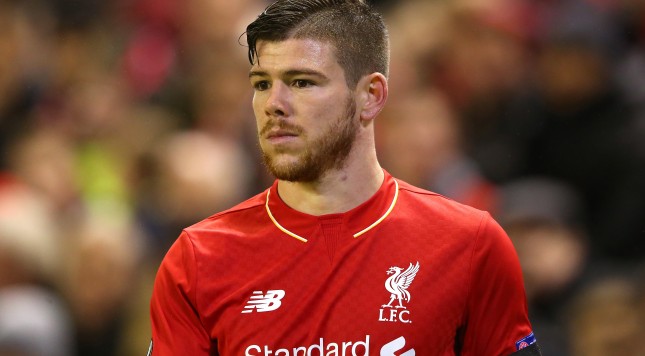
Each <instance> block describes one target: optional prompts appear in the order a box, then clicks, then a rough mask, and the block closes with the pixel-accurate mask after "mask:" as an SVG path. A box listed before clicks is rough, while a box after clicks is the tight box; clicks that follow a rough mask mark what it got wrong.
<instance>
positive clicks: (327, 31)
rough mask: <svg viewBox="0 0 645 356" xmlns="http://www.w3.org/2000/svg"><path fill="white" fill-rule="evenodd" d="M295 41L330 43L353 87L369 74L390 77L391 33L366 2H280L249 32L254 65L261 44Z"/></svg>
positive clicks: (251, 26) (327, 0)
mask: <svg viewBox="0 0 645 356" xmlns="http://www.w3.org/2000/svg"><path fill="white" fill-rule="evenodd" d="M290 38H300V39H304V38H306V39H314V40H321V41H329V42H330V43H331V44H332V45H333V46H334V48H335V50H336V57H337V60H338V64H339V65H340V66H341V67H342V68H343V70H344V71H345V78H346V81H347V84H348V86H350V87H352V88H353V87H355V86H356V83H358V80H359V79H360V78H361V77H362V76H364V75H367V74H370V73H374V72H379V73H382V74H383V75H385V76H387V75H388V66H389V43H388V33H387V29H386V27H385V23H384V22H383V18H382V17H381V15H380V14H378V13H377V12H375V11H374V10H372V8H371V7H370V6H369V5H368V4H367V3H365V2H364V0H278V1H276V2H274V3H273V4H272V5H270V6H269V7H267V8H266V9H265V10H264V12H262V13H261V14H260V15H259V16H258V18H257V19H256V20H255V21H253V22H252V23H251V24H249V25H248V26H247V28H246V41H247V43H248V46H249V49H248V51H249V52H248V54H249V62H251V64H253V63H255V60H256V59H257V54H258V53H257V49H256V44H257V41H259V40H264V41H284V40H287V39H290Z"/></svg>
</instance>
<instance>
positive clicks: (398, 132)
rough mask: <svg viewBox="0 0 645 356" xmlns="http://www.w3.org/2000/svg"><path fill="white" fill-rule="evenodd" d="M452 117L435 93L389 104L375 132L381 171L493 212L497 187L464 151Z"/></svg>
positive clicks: (427, 92)
mask: <svg viewBox="0 0 645 356" xmlns="http://www.w3.org/2000/svg"><path fill="white" fill-rule="evenodd" d="M456 115H457V114H456V113H455V112H454V111H453V109H452V107H451V105H450V103H449V102H448V101H447V100H446V98H445V97H444V96H443V95H442V94H441V92H439V91H437V90H426V91H420V92H418V93H414V94H410V95H408V96H406V97H405V98H401V99H400V100H398V101H396V102H394V103H391V104H390V105H389V107H387V108H386V109H385V110H384V112H383V114H382V115H381V118H380V119H379V120H380V121H379V124H378V125H377V128H376V130H377V135H379V142H380V143H379V151H380V152H379V154H380V156H381V159H382V161H383V166H384V167H385V168H386V169H388V170H390V171H391V173H392V174H394V175H395V176H397V177H400V178H401V179H403V180H406V181H407V182H410V183H411V184H414V185H416V186H418V187H423V188H426V189H429V190H432V191H434V192H437V193H439V194H443V195H445V196H447V197H450V198H452V199H455V200H457V201H459V202H462V203H465V204H468V205H471V206H474V207H476V208H479V209H482V210H487V211H489V212H491V213H494V210H495V208H496V204H497V201H496V199H497V197H496V188H495V187H494V185H493V184H491V183H490V182H488V181H487V180H486V179H485V178H484V177H483V176H482V175H481V174H480V172H479V171H478V169H477V166H476V165H475V163H474V162H472V160H470V159H469V158H468V157H467V156H466V155H465V153H464V152H463V149H462V144H463V141H462V135H461V126H460V125H459V122H458V119H457V116H456Z"/></svg>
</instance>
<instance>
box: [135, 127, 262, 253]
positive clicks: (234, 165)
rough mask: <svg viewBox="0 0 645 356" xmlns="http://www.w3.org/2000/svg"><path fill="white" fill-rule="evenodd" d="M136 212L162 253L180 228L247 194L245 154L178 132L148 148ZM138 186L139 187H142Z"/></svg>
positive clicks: (220, 140)
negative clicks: (142, 190)
mask: <svg viewBox="0 0 645 356" xmlns="http://www.w3.org/2000/svg"><path fill="white" fill-rule="evenodd" d="M151 154H152V155H151V157H150V158H151V162H149V163H150V169H151V172H150V173H149V177H148V180H147V182H146V185H147V187H145V194H142V195H140V197H139V198H140V201H139V206H138V209H139V212H138V213H139V216H140V219H141V221H142V223H143V224H144V226H145V227H146V229H148V231H149V232H150V233H151V234H152V235H156V237H157V239H156V240H155V242H154V243H155V246H154V249H158V251H159V252H160V256H159V257H161V256H163V254H164V253H165V251H166V250H167V248H168V247H169V246H170V244H172V242H174V240H175V239H176V238H177V236H179V233H180V232H181V229H182V228H184V227H186V226H188V224H191V223H193V222H194V221H198V220H201V219H205V218H207V217H208V216H210V215H211V214H213V213H214V211H217V210H218V209H220V210H221V209H225V208H227V207H229V206H231V205H232V204H233V202H234V201H238V200H240V199H241V198H242V197H244V196H247V195H248V194H249V192H248V185H249V182H250V179H251V178H252V174H250V172H252V170H251V167H249V164H248V162H249V160H248V158H247V157H246V155H247V154H246V152H245V151H244V149H243V148H242V147H241V146H240V145H239V144H238V143H237V142H234V141H232V140H229V139H227V138H224V137H217V138H214V137H212V136H210V135H208V134H206V133H204V132H200V131H186V132H177V133H176V134H174V135H171V136H168V137H167V138H166V139H165V140H164V141H162V142H160V144H159V145H158V147H155V149H154V150H153V151H152V152H151ZM142 188H143V187H142Z"/></svg>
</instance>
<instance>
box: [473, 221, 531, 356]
mask: <svg viewBox="0 0 645 356" xmlns="http://www.w3.org/2000/svg"><path fill="white" fill-rule="evenodd" d="M529 335H531V337H532V331H531V324H530V322H529V319H528V312H527V307H526V295H525V292H524V282H523V279H522V270H521V267H520V263H519V260H518V257H517V254H516V252H515V249H514V247H513V245H512V243H511V240H510V239H509V238H508V236H507V235H506V233H505V232H504V230H502V228H501V227H500V226H499V225H498V224H497V223H496V222H495V221H494V220H493V219H492V218H491V217H490V215H488V214H486V216H485V217H484V219H483V221H482V222H481V226H480V228H479V232H478V236H477V240H476V242H475V246H474V249H473V254H472V258H471V265H470V281H469V294H468V305H467V315H466V321H465V329H464V330H463V344H462V345H463V347H462V353H461V355H463V356H478V355H490V356H507V355H510V354H512V353H514V352H516V351H517V350H518V348H519V347H524V345H520V344H521V343H519V341H520V340H523V339H525V338H527V337H528V336H529ZM529 338H530V337H529ZM529 342H530V341H529ZM533 342H534V341H533ZM516 344H517V345H516Z"/></svg>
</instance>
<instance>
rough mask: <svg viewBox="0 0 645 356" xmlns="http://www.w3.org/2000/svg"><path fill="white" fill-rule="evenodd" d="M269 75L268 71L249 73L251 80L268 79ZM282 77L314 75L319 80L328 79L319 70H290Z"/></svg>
mask: <svg viewBox="0 0 645 356" xmlns="http://www.w3.org/2000/svg"><path fill="white" fill-rule="evenodd" d="M268 75H269V74H268V73H267V72H266V71H263V70H252V71H250V72H249V78H252V77H266V76H268ZM282 75H284V76H286V77H294V76H297V75H312V76H316V77H319V78H323V79H327V76H326V75H324V74H323V73H321V72H319V71H317V70H313V69H290V70H288V71H286V72H284V73H282Z"/></svg>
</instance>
